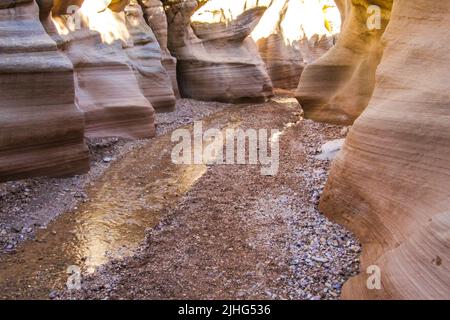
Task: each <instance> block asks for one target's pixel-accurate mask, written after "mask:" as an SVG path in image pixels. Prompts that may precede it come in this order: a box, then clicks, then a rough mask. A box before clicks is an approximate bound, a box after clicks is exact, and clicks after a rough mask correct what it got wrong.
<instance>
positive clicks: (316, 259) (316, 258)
mask: <svg viewBox="0 0 450 320" xmlns="http://www.w3.org/2000/svg"><path fill="white" fill-rule="evenodd" d="M311 259H313V260H314V261H316V262H320V263H326V262H328V259H327V258H320V257H311Z"/></svg>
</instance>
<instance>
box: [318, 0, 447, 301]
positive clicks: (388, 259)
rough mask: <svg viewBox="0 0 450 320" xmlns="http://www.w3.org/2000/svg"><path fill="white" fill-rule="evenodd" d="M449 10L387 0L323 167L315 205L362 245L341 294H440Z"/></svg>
mask: <svg viewBox="0 0 450 320" xmlns="http://www.w3.org/2000/svg"><path fill="white" fill-rule="evenodd" d="M449 16H450V2H448V1H440V2H434V3H433V5H432V6H431V5H430V2H429V1H425V0H417V1H409V0H395V1H394V6H393V9H392V15H391V19H390V23H389V25H388V27H387V29H386V31H385V33H384V35H383V42H384V43H385V49H384V53H383V57H382V59H381V63H380V65H379V66H378V69H377V73H376V83H375V90H374V92H373V95H372V97H371V99H370V102H369V104H368V106H367V108H366V109H365V111H364V112H363V113H362V114H361V116H360V117H359V118H358V119H357V120H356V121H355V123H354V125H353V127H352V129H351V131H350V133H349V135H348V137H347V139H346V142H345V145H344V149H343V151H342V152H341V154H340V155H339V157H338V158H337V160H336V161H335V162H334V164H333V168H332V171H331V176H330V178H329V181H328V183H327V186H326V188H325V191H324V195H323V196H322V199H321V205H320V207H321V209H322V211H323V212H325V213H326V214H328V215H329V216H331V217H333V218H334V219H336V220H337V221H338V222H340V223H342V224H344V225H345V226H347V227H348V228H350V229H351V230H353V231H354V232H355V233H356V235H357V236H358V237H359V239H360V240H361V242H362V244H363V251H362V258H361V264H362V265H361V274H360V275H359V276H357V277H355V278H352V279H351V280H350V281H348V282H347V284H346V285H345V286H344V289H343V297H344V298H350V299H372V298H376V299H448V298H449V294H450V231H449V230H450V211H449V207H450V206H449V199H450V149H449V145H450V127H449V122H448V121H449V120H448V119H449V118H448V117H449V112H450V111H449V110H450V109H449V102H450V99H449V91H450V90H449V89H450V87H449V83H448V73H449V72H450V69H449V67H448V63H447V62H448V59H449V58H450V50H449V48H448V43H450V33H449V32H448V30H449V28H450V22H449V19H448V17H449ZM343 37H345V34H344V35H343ZM330 112H331V111H330ZM376 268H378V270H379V271H380V272H381V286H380V287H379V288H378V289H377V288H373V287H372V286H371V284H373V283H370V284H369V285H368V281H370V278H369V277H370V276H371V274H368V273H367V272H368V271H369V272H370V273H373V272H374V270H376Z"/></svg>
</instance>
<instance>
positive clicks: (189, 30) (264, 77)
mask: <svg viewBox="0 0 450 320" xmlns="http://www.w3.org/2000/svg"><path fill="white" fill-rule="evenodd" d="M164 3H165V5H166V7H165V9H166V14H167V19H168V25H169V38H168V47H169V49H170V50H171V52H172V54H173V55H174V56H175V57H176V58H177V61H178V62H177V63H178V65H177V71H178V73H177V76H178V84H179V87H180V91H181V93H182V95H183V96H186V97H190V98H195V99H200V100H216V101H229V102H239V101H243V100H265V99H266V98H267V97H268V96H270V95H272V82H271V81H270V78H269V76H268V74H267V71H266V68H265V65H264V62H263V61H262V59H261V58H260V56H259V54H258V50H257V47H256V45H255V43H254V41H253V40H252V39H251V38H250V37H249V35H250V33H251V32H252V30H253V29H254V27H255V26H256V25H257V23H258V21H259V19H260V18H261V16H262V14H263V13H264V11H265V7H254V8H251V9H249V10H246V11H244V12H243V13H242V14H240V15H239V16H237V17H235V18H234V17H233V19H232V20H226V17H224V19H225V20H224V19H221V18H219V20H213V21H199V20H197V21H191V16H192V15H193V14H194V12H196V9H197V6H198V4H197V1H193V0H180V1H165V2H164ZM203 9H205V8H204V7H202V9H201V10H203Z"/></svg>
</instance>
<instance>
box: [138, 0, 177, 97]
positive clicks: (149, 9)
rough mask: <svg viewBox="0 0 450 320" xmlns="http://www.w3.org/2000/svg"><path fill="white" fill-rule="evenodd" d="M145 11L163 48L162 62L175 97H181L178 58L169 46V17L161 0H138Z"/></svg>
mask: <svg viewBox="0 0 450 320" xmlns="http://www.w3.org/2000/svg"><path fill="white" fill-rule="evenodd" d="M138 2H139V4H140V5H141V7H142V10H143V11H144V18H145V20H146V21H147V24H148V25H149V26H150V27H151V28H152V31H153V33H154V34H155V36H156V38H157V39H158V43H159V46H160V48H161V54H162V58H161V62H162V64H163V66H164V68H165V69H166V70H167V72H168V73H169V76H170V78H171V80H172V89H173V91H174V94H175V97H176V98H179V97H180V92H179V90H178V82H177V59H175V58H174V57H172V56H171V54H170V52H169V49H168V48H167V29H168V25H167V18H166V13H165V12H164V8H163V5H162V3H161V1H160V0H138Z"/></svg>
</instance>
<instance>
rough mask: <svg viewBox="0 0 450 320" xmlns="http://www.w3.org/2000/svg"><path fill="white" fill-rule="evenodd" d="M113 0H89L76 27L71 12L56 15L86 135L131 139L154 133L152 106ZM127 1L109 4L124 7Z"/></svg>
mask: <svg viewBox="0 0 450 320" xmlns="http://www.w3.org/2000/svg"><path fill="white" fill-rule="evenodd" d="M110 2H111V1H105V4H104V5H103V6H102V3H101V2H97V1H96V0H85V1H84V3H83V5H82V7H81V16H80V19H81V21H80V24H81V25H80V27H77V28H73V26H71V24H70V21H71V20H70V17H69V16H67V15H60V16H54V17H53V19H54V20H55V22H56V26H57V28H58V30H59V32H60V36H61V37H62V38H63V40H64V42H65V45H64V47H63V49H64V51H63V52H64V53H65V54H66V55H67V57H69V59H70V60H71V61H72V63H73V65H74V68H75V93H76V101H77V103H78V105H79V107H80V108H81V109H82V110H83V111H84V113H85V118H86V133H85V134H86V136H89V137H105V136H120V137H124V138H132V139H141V138H149V137H153V136H154V135H155V124H154V109H153V107H152V105H151V103H150V102H149V101H148V100H147V99H146V98H145V97H144V95H143V94H142V92H141V90H140V86H139V82H138V80H137V78H136V76H135V73H134V72H133V69H132V68H131V65H133V63H132V62H131V61H130V60H129V57H128V56H127V54H126V53H125V51H124V50H123V49H122V46H123V42H127V41H128V40H129V37H130V35H129V32H128V29H127V28H126V18H125V13H124V12H123V11H118V12H115V11H113V10H112V9H111V7H108V4H109V3H110ZM127 3H128V1H122V2H112V3H111V5H112V4H114V6H116V7H118V9H119V10H122V9H123V8H124V5H126V4H127ZM130 45H131V46H132V45H133V43H132V42H131V44H130ZM133 53H135V52H133ZM144 60H145V59H144ZM139 62H140V61H137V62H135V64H139ZM139 66H141V65H139ZM142 68H143V69H144V71H145V68H144V67H142ZM136 69H137V71H138V72H139V71H140V70H139V69H138V68H136Z"/></svg>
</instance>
